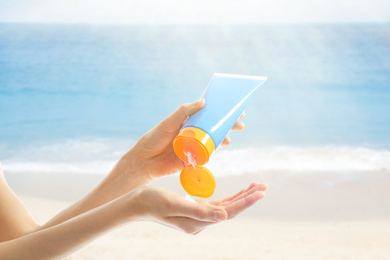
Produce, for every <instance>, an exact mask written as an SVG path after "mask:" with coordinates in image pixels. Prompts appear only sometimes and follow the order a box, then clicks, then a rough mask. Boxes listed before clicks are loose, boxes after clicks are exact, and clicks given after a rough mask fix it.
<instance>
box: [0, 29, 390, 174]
mask: <svg viewBox="0 0 390 260" xmlns="http://www.w3.org/2000/svg"><path fill="white" fill-rule="evenodd" d="M215 72H221V73H234V74H246V75H260V76H268V77H269V78H268V81H267V82H266V84H265V85H264V86H263V87H262V88H261V89H260V90H259V91H258V93H257V94H256V96H255V97H254V98H253V100H252V101H251V103H250V104H249V106H248V107H247V109H246V118H245V119H244V122H245V124H246V129H245V130H244V131H243V132H240V133H231V134H230V136H231V137H232V144H231V145H230V147H229V148H224V149H220V150H218V151H216V152H215V155H214V158H212V159H211V160H210V163H209V165H208V167H209V168H210V169H211V170H212V171H213V173H214V174H215V175H216V176H219V175H231V174H242V173H245V172H259V171H269V170H283V171H287V170H291V169H293V170H294V171H312V172H317V171H321V170H327V171H339V170H343V171H344V170H346V171H359V170H390V24H296V25H241V26H238V25H237V26H234V25H230V26H207V25H202V26H195V25H193V26H191V25H186V26H180V25H177V26H156V25H150V26H146V25H138V26H130V25H128V26H124V25H123V26H119V25H117V26H115V25H110V26H103V25H51V24H47V25H44V24H42V25H40V24H0V161H1V162H2V164H3V168H4V170H5V171H37V172H53V173H55V172H80V173H99V174H104V173H107V172H108V171H109V170H110V168H111V167H112V166H113V165H114V163H115V161H116V160H118V159H119V158H120V156H121V155H122V154H123V153H124V152H125V151H127V150H128V149H130V148H131V147H132V145H133V144H134V143H135V141H136V140H137V139H138V138H140V137H141V136H142V134H143V133H145V132H146V131H148V130H149V129H151V128H152V127H153V126H154V125H156V124H157V123H158V122H159V121H160V120H162V119H163V118H165V117H166V116H167V115H169V114H170V113H171V112H172V111H174V110H175V109H176V108H177V107H178V106H179V105H180V104H182V103H186V102H192V101H195V100H197V99H198V98H199V97H200V93H202V91H203V89H204V88H205V87H206V85H207V83H208V82H209V80H210V78H211V76H212V74H213V73H215Z"/></svg>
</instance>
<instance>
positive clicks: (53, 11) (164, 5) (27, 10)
mask: <svg viewBox="0 0 390 260" xmlns="http://www.w3.org/2000/svg"><path fill="white" fill-rule="evenodd" d="M0 22H23V23H76V24H80V23H81V24H264V23H354V22H358V23H362V22H363V23H364V22H390V1H389V0H370V1H366V0H365V1H363V0H320V1H318V0H261V1H253V0H141V1H131V0H66V1H55V0H12V1H10V0H0Z"/></svg>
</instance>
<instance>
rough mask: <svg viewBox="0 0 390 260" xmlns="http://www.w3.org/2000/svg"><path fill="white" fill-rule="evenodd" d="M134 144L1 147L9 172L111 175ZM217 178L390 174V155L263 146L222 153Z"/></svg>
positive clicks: (215, 164)
mask: <svg viewBox="0 0 390 260" xmlns="http://www.w3.org/2000/svg"><path fill="white" fill-rule="evenodd" d="M133 144H134V141H131V140H130V141H124V140H115V139H92V138H91V139H80V140H66V141H63V142H59V143H52V144H44V145H31V146H29V147H25V146H23V147H14V148H13V149H9V148H10V147H5V146H2V147H0V160H1V161H2V165H3V169H4V170H5V171H14V172H42V173H51V172H52V173H90V174H106V173H108V172H109V171H110V170H111V169H112V167H113V166H114V165H115V163H116V161H117V160H118V159H119V158H120V157H121V155H123V154H124V153H125V152H126V151H127V150H128V149H130V148H131V147H132V145H133ZM206 167H207V168H209V169H210V170H211V171H212V172H213V173H214V175H215V176H226V175H238V174H245V173H259V172H267V171H284V172H290V173H294V172H313V173H316V172H341V171H348V172H350V171H390V151H389V150H375V149H369V148H363V147H340V146H324V147H311V148H310V147H305V148H302V147H281V146H278V147H263V148H242V149H232V148H224V149H221V150H217V151H216V152H215V153H214V154H213V156H212V157H211V159H210V162H209V163H208V164H207V165H206Z"/></svg>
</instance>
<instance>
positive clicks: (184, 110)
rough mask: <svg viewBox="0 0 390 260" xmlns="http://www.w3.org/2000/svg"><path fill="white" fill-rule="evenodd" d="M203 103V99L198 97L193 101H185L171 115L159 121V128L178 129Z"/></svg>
mask: <svg viewBox="0 0 390 260" xmlns="http://www.w3.org/2000/svg"><path fill="white" fill-rule="evenodd" d="M204 105H205V100H204V99H200V100H198V101H195V102H193V103H186V104H183V105H181V106H180V107H179V108H178V109H176V110H175V111H174V112H173V113H172V114H171V115H169V116H168V117H167V118H165V119H164V120H163V121H161V122H160V124H159V128H160V130H162V131H167V132H172V131H178V130H179V129H180V127H181V126H182V125H183V123H184V121H185V120H186V119H187V118H188V117H189V116H191V115H193V114H195V113H196V112H198V111H199V110H200V109H202V108H203V107H204Z"/></svg>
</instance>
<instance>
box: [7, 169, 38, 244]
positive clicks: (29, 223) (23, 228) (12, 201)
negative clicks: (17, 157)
mask: <svg viewBox="0 0 390 260" xmlns="http://www.w3.org/2000/svg"><path fill="white" fill-rule="evenodd" d="M0 227H1V228H0V230H1V232H0V242H2V241H7V240H10V239H14V238H17V237H20V236H22V235H25V234H27V233H30V232H32V231H34V230H35V229H36V228H37V227H38V224H37V223H36V222H35V221H34V219H33V218H32V216H31V215H30V213H29V212H28V210H27V209H26V207H25V206H24V204H23V203H22V201H21V200H20V199H19V198H18V197H17V196H16V194H15V193H14V192H13V191H12V190H11V188H10V187H9V186H8V184H7V182H6V181H5V179H4V175H3V170H2V168H1V164H0Z"/></svg>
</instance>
